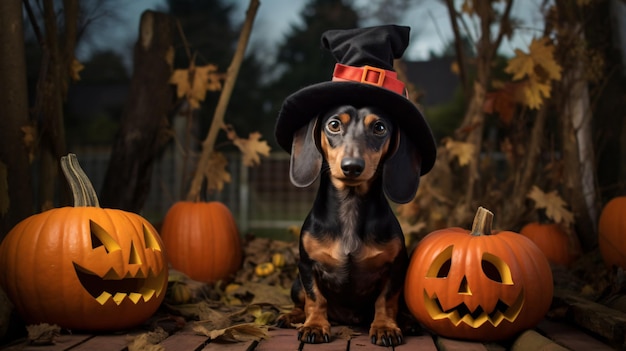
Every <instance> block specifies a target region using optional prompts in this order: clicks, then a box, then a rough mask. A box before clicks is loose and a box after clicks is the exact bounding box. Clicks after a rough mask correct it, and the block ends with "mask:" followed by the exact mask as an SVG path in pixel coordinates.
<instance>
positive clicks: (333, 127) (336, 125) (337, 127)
mask: <svg viewBox="0 0 626 351" xmlns="http://www.w3.org/2000/svg"><path fill="white" fill-rule="evenodd" d="M326 127H327V128H328V130H329V131H331V132H333V133H337V132H339V131H341V122H339V121H338V120H336V119H331V120H330V121H328V124H327V125H326Z"/></svg>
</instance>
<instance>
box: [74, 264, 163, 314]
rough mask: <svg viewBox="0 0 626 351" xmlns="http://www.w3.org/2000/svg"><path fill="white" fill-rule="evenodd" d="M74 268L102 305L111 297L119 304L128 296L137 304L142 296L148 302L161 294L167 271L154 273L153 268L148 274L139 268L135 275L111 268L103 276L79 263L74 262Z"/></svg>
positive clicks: (86, 287)
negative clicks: (119, 272)
mask: <svg viewBox="0 0 626 351" xmlns="http://www.w3.org/2000/svg"><path fill="white" fill-rule="evenodd" d="M74 270H75V271H76V276H77V277H78V280H79V281H80V284H81V285H82V286H83V288H85V290H87V292H88V293H89V294H90V295H91V296H93V297H94V299H96V301H98V303H100V304H101V305H104V304H105V303H106V302H107V301H109V299H111V300H113V301H114V302H115V303H116V304H117V305H119V304H121V303H122V301H124V299H126V298H128V299H129V300H131V301H132V302H133V303H135V304H137V303H139V301H140V300H141V298H143V300H144V301H145V302H148V301H149V300H150V299H152V298H153V297H156V296H159V295H160V294H161V292H162V290H163V286H164V284H163V282H164V281H165V280H166V278H165V274H166V272H167V270H165V269H163V270H161V272H160V273H159V274H154V273H153V272H152V270H149V271H148V273H147V274H146V273H144V272H143V271H142V270H141V269H139V270H138V271H137V273H136V274H135V275H134V276H131V275H130V273H127V274H126V275H125V276H120V275H119V274H118V273H117V272H115V271H114V270H113V269H111V270H109V271H108V272H107V274H105V275H104V276H102V277H101V276H99V275H97V274H95V273H94V272H92V271H90V270H88V269H86V268H85V267H82V266H81V265H79V264H77V263H74Z"/></svg>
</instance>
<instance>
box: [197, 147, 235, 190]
mask: <svg viewBox="0 0 626 351" xmlns="http://www.w3.org/2000/svg"><path fill="white" fill-rule="evenodd" d="M227 165H228V160H227V159H226V157H224V154H222V153H221V152H213V153H212V154H211V156H209V161H208V162H207V165H206V169H205V170H204V176H205V178H206V180H207V190H209V191H212V190H217V191H222V189H224V183H230V181H231V177H230V173H228V171H227V170H226V166H227Z"/></svg>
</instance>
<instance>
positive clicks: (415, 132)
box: [276, 26, 435, 346]
mask: <svg viewBox="0 0 626 351" xmlns="http://www.w3.org/2000/svg"><path fill="white" fill-rule="evenodd" d="M322 40H323V43H324V45H325V46H326V47H327V48H329V49H331V51H332V50H333V49H335V48H338V47H340V46H343V49H341V50H340V51H341V52H337V51H333V53H334V55H335V57H337V58H338V59H340V61H341V59H346V58H348V57H352V58H353V59H355V58H363V59H364V60H365V61H368V62H370V63H374V64H377V67H379V68H377V67H374V66H369V65H367V66H358V67H353V66H348V65H340V64H338V66H342V67H340V70H344V72H343V73H342V72H338V69H337V66H336V68H335V73H334V75H333V76H334V78H338V79H336V80H335V79H334V81H333V82H330V83H320V84H317V85H314V86H310V87H308V88H304V89H302V90H300V91H299V92H298V93H296V94H293V95H292V96H290V97H288V98H287V99H286V100H285V103H284V104H283V107H282V109H281V113H280V114H279V119H278V122H277V126H276V138H277V140H278V142H279V144H280V145H281V146H282V147H283V148H285V149H286V150H288V151H290V153H291V164H290V177H291V181H292V183H293V184H294V185H296V186H299V187H305V186H309V185H311V184H312V183H313V182H314V181H315V180H316V179H317V178H318V177H319V178H320V179H319V189H318V193H317V197H316V199H315V202H314V204H313V207H312V209H311V211H310V213H309V215H308V216H307V218H306V220H305V222H304V224H303V226H302V231H301V235H300V261H299V264H298V268H299V279H298V280H296V281H295V282H294V285H293V289H292V298H293V300H294V302H295V307H294V309H293V311H292V312H291V313H288V314H285V315H283V316H281V317H280V318H279V321H278V324H279V325H281V326H289V325H292V324H296V323H303V324H302V325H301V326H299V333H298V338H299V339H300V340H301V341H303V342H307V343H319V342H329V341H330V335H331V333H330V326H331V321H332V322H336V323H340V324H346V325H363V324H366V325H369V326H370V331H369V335H370V337H371V340H372V343H375V344H379V345H385V346H390V345H398V344H401V343H402V340H403V336H402V331H401V329H400V328H399V326H398V323H397V321H396V317H397V314H398V308H399V304H400V301H401V292H402V290H403V286H404V278H405V274H406V268H407V265H408V256H407V252H406V248H405V244H404V236H403V234H402V230H401V228H400V225H399V223H398V221H397V219H396V217H395V215H394V213H393V211H392V209H391V207H390V205H389V201H388V200H391V201H394V202H398V203H406V202H408V201H410V200H412V199H413V197H414V196H415V193H416V191H417V187H418V185H419V178H420V175H422V174H424V173H425V172H427V171H428V170H430V168H431V167H432V165H433V162H434V156H435V151H434V150H435V146H434V141H433V138H432V134H431V132H430V129H429V128H428V126H427V125H426V123H425V121H424V120H423V117H422V116H421V114H420V112H419V111H418V110H417V109H416V108H415V106H414V105H413V104H412V103H411V102H410V101H409V100H408V99H407V98H406V96H405V95H404V93H405V91H404V85H403V84H402V83H399V81H398V80H397V79H396V78H395V72H393V71H392V68H391V66H390V65H391V63H390V62H389V61H390V60H392V59H393V57H398V51H399V55H400V56H401V54H402V52H403V51H404V48H405V47H406V42H408V29H406V27H397V26H386V27H373V28H368V29H357V30H351V31H330V32H326V33H325V34H324V35H323V37H322ZM346 45H347V46H348V47H351V48H352V49H353V50H346ZM398 47H400V49H398ZM363 48H368V49H369V50H373V48H377V49H376V50H375V51H376V52H374V53H373V54H372V52H366V50H364V49H363ZM356 49H360V50H356ZM377 55H378V56H382V57H383V58H382V59H381V60H373V59H372V58H373V57H375V56H377ZM357 61H358V59H357ZM372 61H375V62H372ZM350 63H353V62H350ZM380 67H382V68H380ZM354 69H355V70H357V71H355V72H353V73H354V75H356V76H359V75H360V80H353V79H350V77H351V75H350V74H345V70H347V71H348V72H350V71H351V70H354ZM372 72H373V73H374V74H373V75H371V74H370V73H372ZM342 101H345V102H344V103H342ZM311 114H313V115H311ZM303 122H304V123H303ZM405 128H406V129H408V132H407V130H405Z"/></svg>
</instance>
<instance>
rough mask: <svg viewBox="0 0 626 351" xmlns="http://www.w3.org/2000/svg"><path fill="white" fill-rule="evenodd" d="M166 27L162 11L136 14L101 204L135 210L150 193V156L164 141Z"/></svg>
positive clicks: (168, 61) (168, 91)
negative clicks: (129, 73) (130, 68)
mask: <svg viewBox="0 0 626 351" xmlns="http://www.w3.org/2000/svg"><path fill="white" fill-rule="evenodd" d="M172 28H173V25H172V22H171V19H170V17H169V16H168V15H166V14H162V13H157V12H153V11H145V12H144V13H143V14H142V15H141V23H140V25H139V39H138V40H137V43H136V44H135V51H134V72H133V78H132V81H131V87H130V96H129V98H128V102H127V104H126V107H125V109H124V112H123V114H122V124H121V129H120V131H119V134H118V135H117V138H116V140H115V143H114V145H113V150H112V151H111V160H110V161H109V167H108V169H107V173H106V176H105V179H104V185H103V188H102V194H101V195H100V202H101V204H102V206H103V207H110V208H119V209H124V210H126V211H132V212H140V211H141V209H142V207H143V205H144V203H145V201H146V198H147V196H148V193H149V191H150V184H151V178H152V168H153V164H154V159H155V158H156V156H157V155H158V152H159V150H160V148H161V146H162V145H163V144H164V141H165V138H164V137H163V135H164V133H163V130H164V128H165V126H166V125H167V113H168V112H169V111H170V110H171V106H172V103H173V94H172V93H173V90H172V87H171V86H170V85H169V83H168V81H169V78H170V75H171V73H172V60H173V57H172V53H173V49H172V40H173V39H172V38H173V34H172V33H173V31H172Z"/></svg>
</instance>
